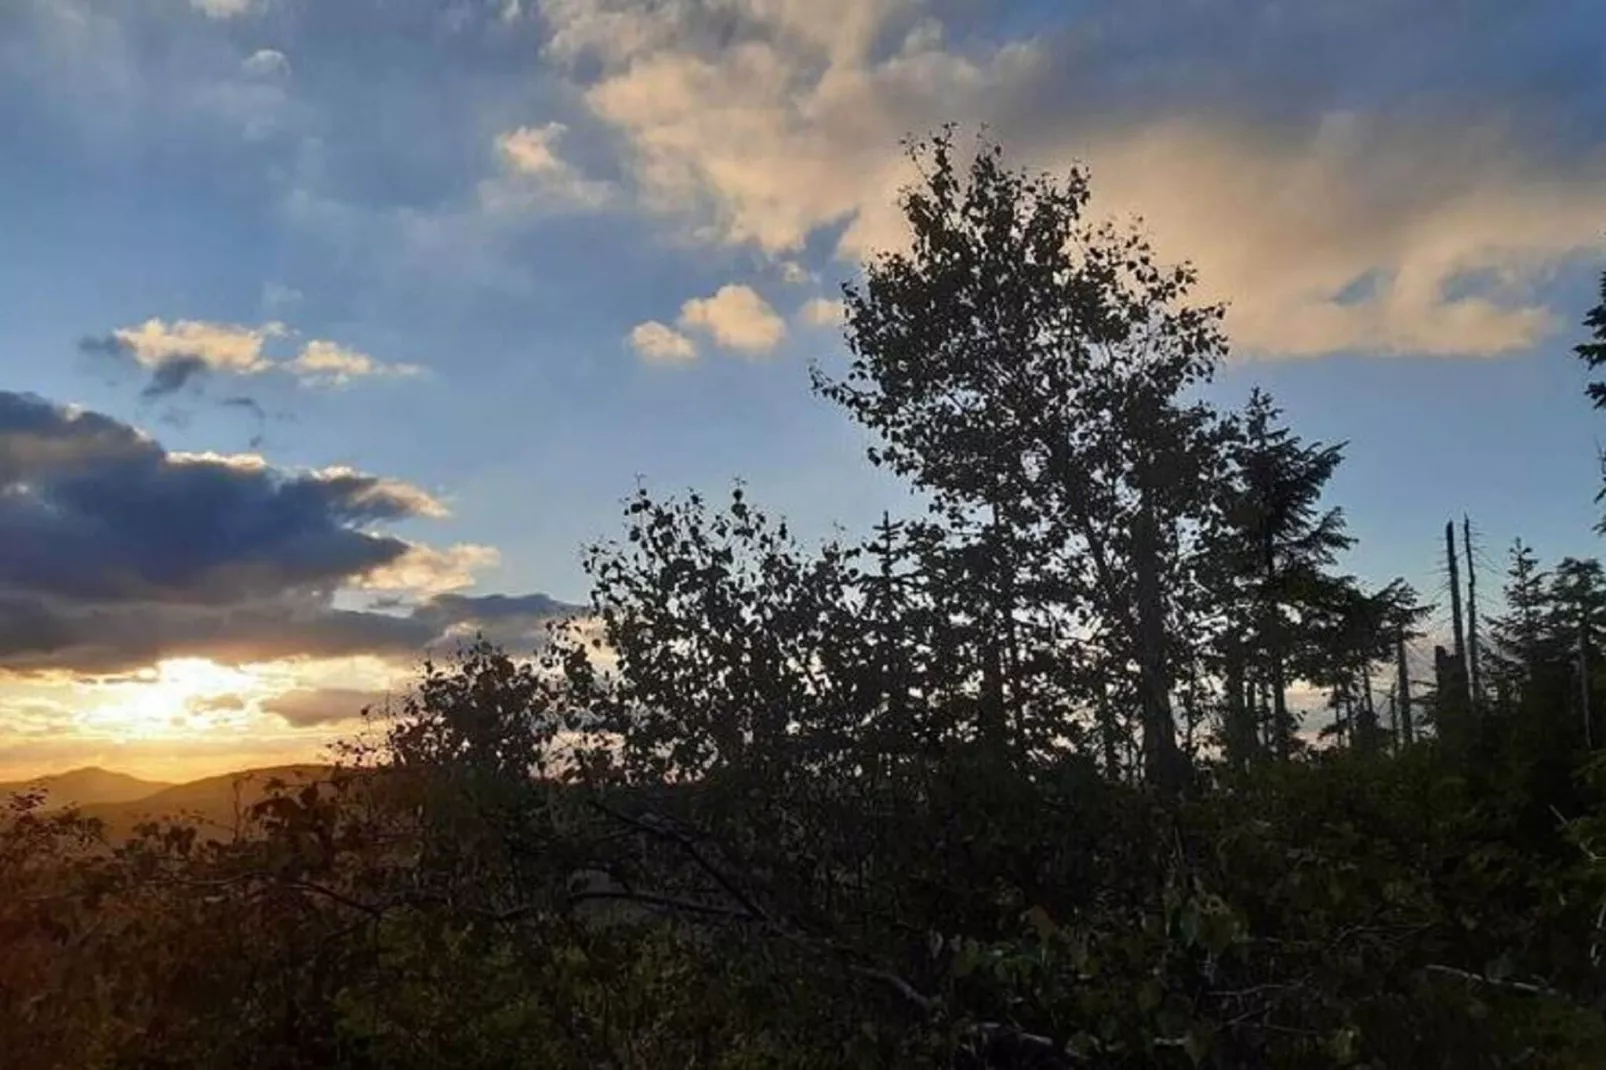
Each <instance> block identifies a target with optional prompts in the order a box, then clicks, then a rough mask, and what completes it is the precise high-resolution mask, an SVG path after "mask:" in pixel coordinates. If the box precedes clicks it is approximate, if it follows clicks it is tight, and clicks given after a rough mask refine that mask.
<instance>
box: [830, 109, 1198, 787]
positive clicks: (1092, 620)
mask: <svg viewBox="0 0 1606 1070" xmlns="http://www.w3.org/2000/svg"><path fill="white" fill-rule="evenodd" d="M910 155H911V158H912V159H913V160H914V161H915V163H916V164H917V165H918V166H919V167H920V168H921V176H922V177H921V180H920V182H919V183H918V184H916V185H915V186H914V187H912V188H910V189H908V190H906V191H905V192H904V194H903V197H902V207H903V210H904V214H905V216H906V218H907V219H908V221H909V224H910V228H911V232H912V233H911V241H910V245H909V248H908V249H907V250H906V251H902V252H892V253H885V254H882V255H880V256H878V257H877V258H875V259H874V260H872V261H871V262H870V263H869V264H868V265H866V279H865V282H864V284H863V286H862V287H861V286H858V285H849V286H848V287H846V289H845V292H846V298H847V309H848V326H847V335H848V344H849V348H850V350H851V353H852V362H851V364H850V366H849V369H848V372H847V374H846V376H845V377H844V378H841V379H832V378H829V377H827V376H826V375H824V374H823V373H820V372H818V371H817V372H816V378H815V383H816V388H817V389H818V390H819V391H820V392H821V393H822V394H823V395H824V396H826V397H828V398H830V399H832V400H834V401H836V402H838V403H840V404H841V405H842V406H844V407H845V408H846V409H847V410H848V412H849V413H850V414H851V415H852V416H853V417H854V418H855V419H856V420H858V421H859V422H860V423H862V424H864V425H865V426H866V427H867V428H869V429H870V430H871V431H873V432H875V433H876V434H877V435H878V436H879V438H880V442H879V444H878V445H876V446H875V447H874V448H873V449H872V450H871V451H870V459H871V460H872V462H873V463H875V464H878V465H882V466H885V467H888V468H890V469H892V470H893V471H895V472H897V473H899V474H901V475H905V476H908V477H909V478H911V479H912V480H913V481H914V483H915V484H916V485H917V486H918V487H920V488H921V489H922V490H924V491H926V492H927V493H928V494H929V495H930V496H931V498H932V500H933V502H934V506H933V508H934V511H935V512H936V513H937V514H939V515H941V516H942V517H943V518H944V520H945V522H947V523H949V524H950V525H954V526H956V527H958V526H961V525H963V526H964V527H965V528H967V529H968V530H970V531H972V532H974V533H976V536H977V539H978V541H979V542H983V543H995V542H996V541H997V539H999V538H1001V537H1004V536H1003V533H1007V538H1008V541H1009V543H1010V546H1011V554H1010V558H1009V559H1007V561H1006V563H1005V564H1004V565H1003V567H1004V569H1005V572H1004V573H1003V574H1001V575H999V576H998V577H997V578H995V580H994V581H993V582H992V583H991V584H990V585H989V588H988V589H987V590H985V591H984V590H978V591H977V592H976V595H975V597H976V599H977V602H978V604H986V603H988V602H992V608H991V609H990V610H989V613H990V617H991V619H992V620H993V621H994V622H996V623H997V625H998V626H999V627H1000V628H1001V629H1004V631H1003V632H1002V633H1001V634H1000V636H999V640H1000V642H1001V643H1008V642H1010V641H1011V638H1012V637H1011V636H1010V635H1009V634H1008V629H1009V627H1010V624H1009V622H1010V621H1011V620H1012V619H1013V618H1014V616H1015V614H1016V612H1017V611H1018V609H1019V607H1020V606H1021V604H1022V603H1023V601H1030V602H1033V603H1036V605H1037V606H1039V607H1041V608H1042V609H1043V610H1045V611H1048V612H1052V613H1054V614H1058V615H1060V616H1063V617H1065V618H1066V619H1068V620H1073V621H1075V622H1076V624H1077V631H1078V633H1079V635H1080V637H1081V640H1082V643H1083V644H1084V645H1085V647H1086V648H1087V649H1089V650H1091V651H1096V652H1097V655H1098V659H1099V662H1100V665H1101V668H1100V670H1099V672H1098V673H1097V674H1095V675H1094V676H1093V677H1091V678H1089V679H1088V680H1087V681H1086V682H1085V685H1084V688H1083V694H1082V695H1081V696H1080V698H1081V705H1082V707H1083V708H1085V709H1095V710H1098V709H1102V710H1104V711H1108V710H1109V709H1110V707H1109V704H1108V701H1107V700H1106V699H1102V698H1101V696H1103V695H1108V694H1109V693H1111V692H1113V693H1116V694H1119V693H1120V691H1121V690H1122V686H1123V684H1124V683H1125V682H1126V681H1127V680H1128V678H1130V680H1131V686H1132V691H1133V694H1134V698H1135V700H1136V703H1137V706H1138V709H1139V724H1140V725H1141V729H1142V738H1143V754H1144V770H1145V775H1146V776H1147V777H1148V779H1149V780H1150V781H1151V782H1153V783H1155V784H1157V785H1160V786H1161V787H1163V788H1166V789H1176V788H1177V787H1179V786H1180V785H1181V783H1182V781H1183V778H1184V775H1185V769H1184V764H1183V760H1182V756H1181V753H1180V750H1179V748H1178V746H1177V738H1176V724H1175V719H1174V717H1173V712H1172V697H1173V695H1172V693H1173V688H1174V686H1175V684H1176V672H1175V664H1176V659H1177V655H1178V649H1179V643H1180V637H1181V636H1184V635H1187V634H1188V631H1189V629H1188V622H1187V621H1186V620H1184V619H1182V609H1183V607H1182V604H1181V602H1180V600H1179V599H1178V598H1177V597H1176V596H1177V592H1179V591H1181V590H1183V589H1184V588H1185V587H1186V586H1187V584H1188V580H1187V578H1186V573H1188V572H1189V571H1190V570H1191V569H1193V568H1194V567H1195V565H1196V562H1195V556H1196V549H1197V547H1196V543H1197V537H1198V530H1197V529H1198V526H1199V524H1200V521H1201V518H1202V517H1203V515H1204V514H1205V513H1206V511H1207V510H1208V508H1209V492H1208V487H1209V484H1210V479H1209V476H1210V474H1211V473H1213V471H1214V469H1215V467H1216V466H1217V465H1218V463H1219V458H1218V450H1217V448H1216V447H1217V441H1216V433H1215V431H1216V428H1215V420H1214V419H1213V417H1212V415H1211V412H1210V410H1209V409H1208V408H1207V407H1205V406H1203V405H1201V404H1196V403H1188V402H1186V401H1184V400H1183V399H1184V397H1185V396H1186V394H1187V392H1188V391H1189V390H1191V389H1192V388H1194V387H1196V386H1198V385H1199V384H1201V383H1203V382H1204V381H1206V380H1207V379H1208V378H1209V377H1210V375H1211V373H1212V371H1213V370H1214V368H1215V366H1216V363H1217V362H1218V361H1219V360H1220V358H1221V356H1222V353H1223V352H1224V349H1225V344H1224V341H1223V337H1222V335H1221V332H1220V329H1219V323H1220V318H1221V310H1220V309H1219V308H1217V307H1200V306H1192V305H1188V304H1186V303H1185V301H1186V297H1187V294H1188V291H1189V289H1190V287H1191V285H1192V283H1193V280H1194V275H1193V272H1192V271H1191V269H1189V268H1187V267H1176V268H1164V267H1161V266H1160V265H1159V264H1157V263H1156V261H1155V258H1154V255H1153V253H1152V251H1151V250H1150V248H1149V245H1148V243H1147V242H1146V241H1145V240H1144V239H1143V238H1142V237H1141V236H1138V235H1133V234H1123V233H1121V232H1119V231H1117V230H1116V229H1115V228H1113V227H1111V226H1107V225H1105V226H1100V225H1094V224H1091V223H1089V222H1087V221H1086V220H1085V218H1084V215H1085V212H1086V208H1087V203H1088V185H1087V178H1086V176H1085V175H1084V174H1083V173H1081V172H1079V171H1072V172H1071V173H1070V174H1069V175H1068V176H1067V177H1066V178H1065V179H1064V181H1062V182H1060V181H1055V180H1052V179H1050V178H1047V177H1038V176H1032V175H1029V174H1026V173H1023V172H1017V171H1014V170H1011V169H1009V168H1007V167H1006V166H1005V165H1004V164H1003V162H1002V159H1001V155H1000V152H999V151H998V150H997V149H996V148H995V147H983V148H982V150H981V151H979V152H978V153H977V155H976V156H975V157H974V159H973V161H972V162H971V164H970V166H969V168H968V169H966V168H963V167H961V166H960V165H959V164H958V163H957V162H956V161H955V159H954V152H953V143H952V132H951V131H949V132H947V133H944V134H940V135H938V136H936V137H934V138H932V139H930V140H929V141H926V142H922V143H920V144H917V145H915V146H913V147H912V149H911V153H910ZM1010 572H1013V573H1014V574H1013V575H1010V574H1009V573H1010ZM988 656H989V657H993V658H996V657H997V656H998V655H996V654H989V655H988ZM992 673H993V670H992V669H991V668H989V667H987V666H984V667H983V674H984V677H989V676H990V675H991V674H992ZM1101 689H1104V690H1102V691H1101ZM999 690H1000V689H998V688H996V687H995V686H994V685H993V684H992V683H990V682H987V680H986V679H984V682H983V694H984V695H985V694H989V693H997V692H998V691H999ZM1005 701H1006V702H1007V700H1005ZM993 705H994V708H991V709H989V710H987V711H986V713H985V716H987V717H991V718H993V719H994V720H995V721H998V722H1005V721H1007V720H1009V715H1008V714H1006V712H1005V710H1004V709H1003V708H1001V707H1002V705H1003V704H1002V703H999V702H998V700H997V699H994V700H993ZM1002 731H1003V732H1006V733H1007V729H1004V730H1002Z"/></svg>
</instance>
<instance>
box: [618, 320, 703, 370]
mask: <svg viewBox="0 0 1606 1070" xmlns="http://www.w3.org/2000/svg"><path fill="white" fill-rule="evenodd" d="M630 345H631V347H632V348H633V349H635V351H636V352H637V353H639V354H641V355H642V357H644V358H645V359H647V360H649V361H652V362H654V363H658V364H684V363H686V362H687V361H692V360H696V359H697V347H696V346H695V345H693V344H692V340H691V339H690V338H687V337H686V336H685V335H683V334H681V333H680V332H679V331H677V330H675V329H674V328H673V327H669V326H665V325H664V324H662V323H659V322H658V321H657V320H648V321H647V322H646V323H638V324H636V326H635V327H634V328H632V329H631V331H630Z"/></svg>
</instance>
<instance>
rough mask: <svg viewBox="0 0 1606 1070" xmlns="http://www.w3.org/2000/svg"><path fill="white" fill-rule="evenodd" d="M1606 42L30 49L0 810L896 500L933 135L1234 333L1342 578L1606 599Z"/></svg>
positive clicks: (66, 37)
mask: <svg viewBox="0 0 1606 1070" xmlns="http://www.w3.org/2000/svg"><path fill="white" fill-rule="evenodd" d="M1603 38H1606V7H1603V6H1602V5H1600V4H1599V3H1598V2H1597V0H1534V2H1530V3H1524V4H1511V3H1508V2H1506V0H1453V2H1445V0H1390V2H1386V3H1385V2H1384V0H1308V2H1303V3H1298V4H1294V3H1288V2H1286V0H1055V2H1048V0H1018V2H1009V3H995V2H991V0H338V2H332V0H4V2H3V3H0V145H4V146H5V149H4V151H0V236H3V240H0V548H3V549H4V560H0V779H5V778H7V777H17V776H31V775H34V774H36V773H40V772H49V771H53V770H58V769H65V768H69V767H73V766H77V765H84V764H91V763H93V764H101V765H107V766H111V767H115V768H118V769H122V770H125V771H128V772H132V773H136V774H142V775H147V776H154V777H163V778H169V779H183V778H186V777H190V776H200V775H206V774H209V773H213V772H218V771H222V770H226V769H231V768H239V767H242V766H247V765H265V764H273V763H277V762H284V761H294V760H304V759H307V758H311V757H315V756H316V754H317V753H318V752H319V748H320V747H322V746H323V745H324V744H325V743H326V742H327V741H328V740H329V739H330V738H331V737H332V736H335V735H339V734H340V733H342V732H344V731H347V730H349V729H350V727H351V725H352V722H351V721H350V719H349V718H350V716H351V714H353V713H354V712H355V711H356V710H358V709H360V708H361V706H362V705H364V704H365V703H368V702H373V701H378V700H380V699H382V698H383V696H385V695H386V694H389V693H395V692H396V691H397V690H398V689H401V688H405V686H406V684H407V681H408V680H409V679H410V678H412V675H413V674H414V672H415V671H416V667H417V665H418V661H419V658H420V656H421V654H422V652H424V651H425V650H437V651H439V650H442V649H445V648H446V647H448V646H450V645H451V644H452V643H455V642H457V641H459V640H461V639H462V638H463V637H465V636H469V635H472V634H473V633H474V632H475V631H476V630H479V631H484V632H485V633H486V634H487V635H489V636H490V637H492V638H493V639H497V640H499V641H502V642H506V643H508V644H510V645H511V646H513V647H525V648H527V647H528V646H529V645H530V644H532V643H534V642H535V637H536V635H537V634H538V631H539V628H540V625H541V623H542V622H543V621H544V620H545V619H547V618H549V617H551V616H553V615H555V614H561V613H564V612H566V611H567V609H568V607H569V606H571V605H573V604H578V603H583V602H584V601H585V598H586V595H587V593H588V592H587V586H586V582H585V577H584V574H583V572H582V570H581V568H580V552H579V551H580V547H581V546H582V544H584V543H586V542H588V541H592V540H596V539H599V538H607V537H610V536H612V535H613V534H615V533H616V532H617V531H618V530H619V511H620V505H621V502H622V499H623V498H624V497H625V495H627V494H628V493H629V492H630V491H631V490H632V489H633V488H634V487H635V486H636V485H637V483H638V481H644V482H645V483H646V484H647V485H649V486H650V487H652V488H654V489H657V490H660V491H664V492H678V491H683V490H686V489H690V488H700V489H703V490H705V491H718V490H719V489H720V488H722V487H723V486H725V485H727V484H728V483H729V481H730V480H731V479H733V478H738V477H739V478H742V479H744V480H745V481H746V482H747V484H748V487H749V493H750V495H751V496H752V498H753V499H755V500H756V501H757V502H758V503H760V504H761V505H763V506H764V507H766V508H768V509H770V510H772V511H774V512H777V513H780V514H783V515H785V516H787V517H788V518H789V519H790V520H791V521H792V525H793V527H794V529H796V530H798V531H800V532H802V533H803V534H804V535H805V536H806V537H810V538H812V537H816V536H821V535H825V534H828V533H829V532H830V531H831V530H832V528H833V526H834V525H838V524H840V525H843V526H844V527H846V528H847V529H848V530H850V531H851V530H860V529H863V528H864V527H865V526H866V525H867V524H868V523H870V522H871V521H872V520H873V519H874V518H875V517H877V516H879V515H880V512H881V510H882V509H884V508H888V507H891V508H898V507H899V505H900V503H905V502H907V497H906V494H905V492H904V491H903V490H902V489H901V488H899V487H897V486H895V485H894V484H892V483H891V482H890V481H889V480H888V479H887V478H886V477H884V476H882V475H880V474H878V473H876V472H874V471H873V470H871V469H869V468H868V467H867V466H866V464H865V463H864V460H863V454H864V447H865V444H866V443H865V440H864V438H863V437H862V435H861V434H860V433H859V432H857V431H856V430H855V429H854V428H853V427H852V426H851V425H850V423H849V422H848V420H847V419H846V417H845V415H844V414H842V413H841V412H839V411H836V410H834V409H833V408H832V407H831V406H830V405H829V404H828V403H827V402H825V401H823V400H820V399H818V398H815V397H813V396H812V395H811V393H810V390H809V386H808V369H809V366H810V363H811V362H818V363H819V364H820V365H821V366H822V367H824V368H826V369H827V370H828V371H829V370H830V369H832V368H833V367H837V366H840V362H841V361H842V360H843V357H844V351H843V346H842V342H841V338H840V326H839V315H840V306H839V304H838V303H837V301H838V298H839V296H840V286H841V284H842V283H843V282H844V281H847V280H851V279H852V278H854V277H855V274H856V272H857V270H858V266H859V265H860V264H862V263H863V261H864V259H865V257H866V256H868V255H870V254H872V253H873V252H874V251H876V250H878V249H886V248H893V247H896V245H897V243H898V241H899V240H900V235H901V233H902V232H901V226H900V217H899V216H898V213H897V211H896V207H895V203H894V201H895V196H896V192H897V190H898V188H899V187H900V185H902V184H903V183H904V182H905V181H907V179H908V172H907V170H906V168H905V162H904V159H903V156H902V153H901V150H900V147H899V142H900V139H902V138H904V137H905V136H908V135H921V134H925V133H928V132H930V131H931V130H933V129H934V128H935V127H936V126H938V125H939V124H941V123H944V122H950V121H951V122H957V123H960V124H963V125H964V126H965V127H966V128H967V129H969V130H977V129H981V128H985V129H986V131H987V132H988V134H989V135H990V136H991V137H994V138H996V139H997V140H998V141H1000V142H1001V143H1002V144H1003V145H1004V146H1005V148H1006V150H1007V151H1008V153H1009V155H1010V158H1011V160H1012V161H1013V162H1016V163H1019V164H1023V165H1028V166H1032V167H1040V168H1047V169H1051V170H1056V171H1061V172H1063V171H1064V170H1065V169H1067V168H1069V167H1071V166H1073V165H1075V166H1085V167H1086V168H1087V169H1088V170H1089V172H1090V174H1091V181H1092V188H1093V202H1092V209H1091V210H1092V211H1093V212H1094V213H1096V214H1098V215H1100V216H1103V217H1109V218H1113V219H1117V220H1123V221H1130V220H1133V219H1138V220H1141V223H1142V225H1143V226H1144V227H1145V228H1146V229H1147V230H1148V231H1149V233H1150V234H1151V235H1152V237H1153V240H1154V242H1155V244H1156V247H1157V249H1158V250H1159V253H1160V255H1161V256H1162V257H1163V258H1165V259H1168V260H1172V261H1182V260H1188V261H1191V262H1192V263H1193V264H1194V265H1195V266H1196V267H1197V269H1198V271H1199V276H1200V287H1199V290H1198V296H1199V297H1200V298H1201V299H1204V300H1212V301H1213V300H1222V301H1226V302H1228V305H1229V312H1228V318H1227V330H1228V333H1229V335H1230V338H1231V341H1232V345H1233V353H1232V356H1231V358H1230V359H1229V362H1228V364H1227V366H1226V367H1225V368H1224V369H1223V371H1222V373H1221V374H1220V375H1219V376H1218V379H1217V381H1216V383H1215V385H1214V386H1213V387H1212V394H1213V396H1214V397H1215V398H1216V399H1217V400H1219V401H1220V402H1221V403H1222V404H1223V405H1227V406H1237V405H1239V404H1241V402H1242V401H1243V399H1244V398H1245V397H1247V395H1248V393H1249V390H1250V389H1251V388H1252V387H1253V386H1255V385H1260V386H1262V387H1264V388H1265V389H1267V390H1269V391H1270V392H1271V393H1272V394H1273V396H1274V397H1275V398H1276V399H1277V401H1278V402H1279V403H1280V404H1281V406H1282V407H1283V408H1284V409H1285V411H1286V414H1287V418H1288V420H1289V422H1290V423H1291V424H1292V425H1293V426H1294V428H1295V429H1296V430H1297V431H1298V432H1299V433H1300V434H1302V435H1304V436H1306V437H1307V438H1309V439H1312V440H1319V441H1325V442H1347V443H1348V446H1347V449H1346V456H1347V462H1346V464H1345V465H1344V467H1343V468H1342V469H1341V470H1340V472H1339V474H1338V475H1337V476H1336V477H1335V478H1334V480H1333V482H1332V484H1331V501H1332V502H1333V503H1334V504H1339V505H1342V506H1343V507H1344V509H1345V511H1346V514H1347V516H1348V517H1349V520H1350V525H1351V530H1352V532H1353V533H1354V534H1355V535H1357V536H1358V537H1359V539H1360V543H1359V545H1358V547H1357V548H1356V550H1355V551H1354V552H1353V553H1352V554H1351V555H1350V557H1349V558H1348V559H1346V561H1345V566H1346V567H1347V568H1348V569H1350V570H1351V571H1353V572H1355V573H1356V574H1358V575H1360V576H1362V577H1363V578H1366V579H1368V580H1370V581H1372V582H1384V581H1386V580H1388V579H1389V578H1391V577H1393V576H1395V575H1404V576H1406V577H1407V578H1409V579H1411V580H1412V581H1413V582H1415V583H1417V585H1418V586H1419V587H1420V588H1421V589H1423V590H1424V591H1426V592H1427V593H1429V594H1430V595H1431V594H1434V593H1436V592H1437V591H1438V590H1439V589H1440V588H1441V587H1442V579H1441V577H1440V575H1439V572H1438V566H1437V561H1438V556H1437V555H1438V554H1439V553H1441V549H1440V548H1441V546H1442V543H1441V541H1440V540H1441V539H1442V534H1441V532H1442V525H1443V523H1444V522H1445V521H1446V520H1447V519H1450V518H1452V517H1455V518H1459V517H1460V516H1462V515H1463V514H1468V515H1470V516H1471V517H1472V521H1473V525H1474V527H1475V529H1476V531H1477V534H1478V542H1479V554H1480V557H1481V559H1482V560H1485V561H1486V562H1487V563H1488V568H1489V570H1490V572H1489V574H1488V575H1487V576H1486V577H1485V584H1486V586H1485V590H1492V589H1493V588H1494V586H1495V585H1496V584H1495V576H1494V574H1493V570H1496V569H1499V568H1500V567H1502V564H1503V557H1504V548H1505V547H1506V546H1507V545H1509V543H1510V542H1511V540H1512V539H1513V538H1515V537H1517V536H1519V535H1520V536H1522V537H1523V538H1524V539H1525V540H1526V541H1528V542H1529V543H1531V544H1532V545H1534V546H1535V547H1536V548H1537V549H1538V550H1539V552H1540V553H1541V555H1543V556H1544V557H1545V558H1546V559H1550V560H1554V559H1555V558H1557V557H1559V556H1562V555H1564V554H1576V555H1586V554H1593V553H1595V552H1597V543H1596V537H1595V536H1594V535H1593V534H1592V532H1591V526H1592V524H1593V522H1594V520H1595V517H1596V506H1595V504H1594V503H1593V501H1592V497H1593V493H1594V490H1595V487H1596V485H1597V482H1598V478H1599V474H1598V468H1597V462H1596V448H1597V443H1598V440H1599V438H1600V431H1601V426H1600V424H1599V422H1598V420H1597V414H1595V413H1594V412H1593V411H1591V410H1590V408H1589V406H1588V403H1587V401H1586V400H1585V399H1584V398H1583V396H1582V393H1581V386H1582V383H1583V381H1584V378H1585V376H1584V371H1583V369H1582V368H1581V367H1580V366H1579V364H1578V362H1577V361H1576V360H1574V359H1573V358H1572V357H1571V356H1570V348H1571V346H1572V345H1573V344H1575V343H1576V342H1577V341H1578V340H1579V339H1580V336H1581V331H1580V329H1579V327H1578V324H1579V321H1580V320H1581V319H1582V317H1583V315H1584V313H1585V311H1586V310H1587V309H1588V307H1589V306H1590V305H1591V304H1593V300H1594V290H1595V280H1596V279H1597V278H1598V277H1599V273H1600V270H1601V268H1602V266H1603V265H1606V63H1603V62H1602V60H1601V58H1600V49H1599V42H1600V41H1601V40H1602V39H1603Z"/></svg>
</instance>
